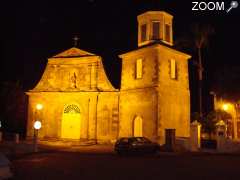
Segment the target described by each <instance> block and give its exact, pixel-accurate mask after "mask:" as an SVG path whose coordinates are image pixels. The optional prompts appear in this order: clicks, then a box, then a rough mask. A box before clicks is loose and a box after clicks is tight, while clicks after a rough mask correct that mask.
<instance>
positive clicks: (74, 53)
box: [53, 47, 95, 58]
mask: <svg viewBox="0 0 240 180" xmlns="http://www.w3.org/2000/svg"><path fill="white" fill-rule="evenodd" d="M83 56H95V54H93V53H90V52H87V51H84V50H81V49H78V48H75V47H72V48H70V49H68V50H66V51H63V52H61V53H59V54H57V55H55V56H53V58H68V57H69V58H70V57H83Z"/></svg>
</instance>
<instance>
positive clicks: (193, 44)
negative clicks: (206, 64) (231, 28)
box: [176, 23, 214, 118]
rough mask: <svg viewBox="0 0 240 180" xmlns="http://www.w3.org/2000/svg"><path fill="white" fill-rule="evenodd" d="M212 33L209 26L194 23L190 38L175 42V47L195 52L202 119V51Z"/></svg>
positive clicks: (201, 115)
mask: <svg viewBox="0 0 240 180" xmlns="http://www.w3.org/2000/svg"><path fill="white" fill-rule="evenodd" d="M213 33H214V28H213V27H212V26H210V25H203V24H199V23H196V24H194V25H192V27H191V33H190V36H188V37H185V38H182V39H179V40H177V41H176V47H177V48H180V49H186V48H191V49H192V51H193V52H196V54H197V55H196V59H197V60H196V61H195V63H194V64H195V65H196V66H197V69H198V81H199V86H198V87H199V89H198V93H199V116H200V118H203V108H202V104H203V103H202V88H203V87H202V86H203V83H202V80H203V70H204V68H203V63H202V62H203V59H202V50H203V49H204V48H206V47H208V44H209V36H210V35H212V34H213Z"/></svg>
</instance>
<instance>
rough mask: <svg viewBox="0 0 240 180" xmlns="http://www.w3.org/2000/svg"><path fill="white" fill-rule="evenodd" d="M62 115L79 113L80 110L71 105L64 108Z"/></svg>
mask: <svg viewBox="0 0 240 180" xmlns="http://www.w3.org/2000/svg"><path fill="white" fill-rule="evenodd" d="M64 113H80V109H79V107H78V106H77V105H75V104H71V105H68V106H67V107H66V108H64Z"/></svg>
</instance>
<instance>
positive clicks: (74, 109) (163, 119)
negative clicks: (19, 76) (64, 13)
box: [27, 11, 190, 144]
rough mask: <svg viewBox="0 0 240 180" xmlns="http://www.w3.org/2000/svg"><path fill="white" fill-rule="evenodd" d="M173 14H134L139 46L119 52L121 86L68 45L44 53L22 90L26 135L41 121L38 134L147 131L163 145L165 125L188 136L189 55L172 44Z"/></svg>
mask: <svg viewBox="0 0 240 180" xmlns="http://www.w3.org/2000/svg"><path fill="white" fill-rule="evenodd" d="M172 18H173V17H172V16H171V15H170V14H168V13H166V12H163V11H148V12H146V13H144V14H141V15H139V16H138V48H137V49H136V50H133V51H130V52H127V53H125V54H122V55H119V57H120V58H121V61H122V72H121V86H120V89H115V88H114V87H113V86H112V85H111V83H110V81H109V80H108V78H107V76H106V74H105V71H104V67H103V64H102V59H101V57H100V56H97V55H95V54H92V53H89V52H86V51H83V50H80V49H78V48H75V47H73V48H71V49H69V50H66V51H64V52H62V53H60V54H58V55H56V56H53V57H52V58H49V59H48V63H47V66H46V69H45V71H44V74H43V76H42V78H41V80H40V81H39V83H38V84H37V86H36V87H35V88H34V89H32V90H30V91H28V92H27V94H28V96H29V105H28V127H27V136H28V137H32V136H33V135H34V130H33V123H34V121H35V120H40V121H41V122H42V128H41V129H40V130H39V137H40V138H43V139H51V138H54V139H62V140H82V141H89V140H95V141H98V142H114V141H115V140H116V139H117V138H119V137H126V136H145V137H148V138H149V139H151V140H153V141H155V142H158V143H160V144H163V143H164V140H165V137H164V134H165V133H164V131H165V129H176V136H177V137H185V138H187V137H189V128H190V124H189V123H190V93H189V78H188V59H189V58H190V56H189V55H187V54H185V53H182V52H180V51H177V50H175V49H174V48H172V45H173V35H172V34H173V33H172V32H173V31H172ZM39 104H41V105H42V107H43V108H41V109H37V108H36V106H37V105H39Z"/></svg>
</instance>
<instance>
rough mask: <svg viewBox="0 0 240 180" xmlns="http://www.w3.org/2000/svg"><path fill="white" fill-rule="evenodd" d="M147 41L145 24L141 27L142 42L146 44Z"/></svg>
mask: <svg viewBox="0 0 240 180" xmlns="http://www.w3.org/2000/svg"><path fill="white" fill-rule="evenodd" d="M146 40H147V25H146V24H143V25H141V42H144V41H146Z"/></svg>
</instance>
